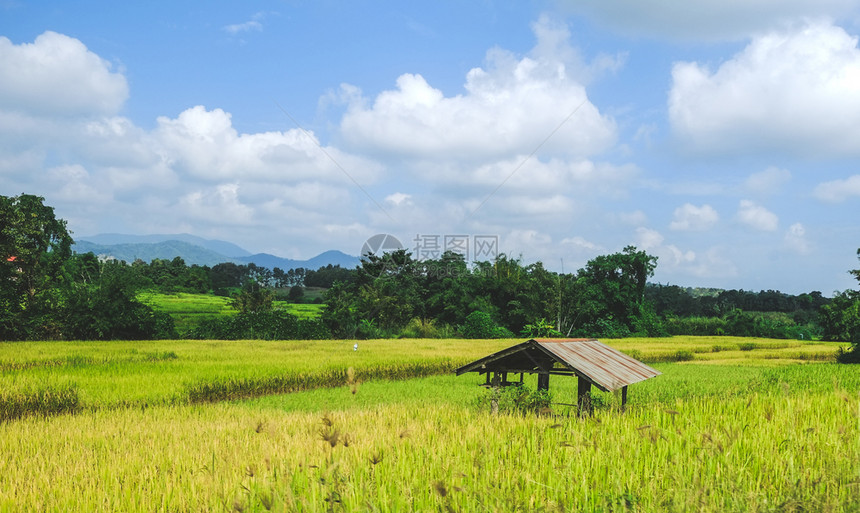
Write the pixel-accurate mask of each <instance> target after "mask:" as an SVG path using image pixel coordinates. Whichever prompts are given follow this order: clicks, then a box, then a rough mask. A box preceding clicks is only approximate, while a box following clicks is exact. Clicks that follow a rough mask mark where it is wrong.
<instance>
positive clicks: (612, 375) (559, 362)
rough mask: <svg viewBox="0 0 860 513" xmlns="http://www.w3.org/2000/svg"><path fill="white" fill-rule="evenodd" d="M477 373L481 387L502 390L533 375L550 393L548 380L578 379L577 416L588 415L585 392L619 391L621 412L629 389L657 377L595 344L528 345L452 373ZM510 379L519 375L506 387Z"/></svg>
mask: <svg viewBox="0 0 860 513" xmlns="http://www.w3.org/2000/svg"><path fill="white" fill-rule="evenodd" d="M467 372H477V373H480V374H485V375H486V376H487V380H486V382H485V383H484V384H483V385H482V386H487V387H494V388H498V387H504V386H510V385H515V384H519V383H522V382H523V375H525V374H537V375H538V382H537V388H538V390H548V389H549V377H550V376H551V375H559V376H576V377H577V378H578V379H579V382H578V387H577V394H576V395H577V400H576V405H577V407H578V408H579V413H580V414H581V415H582V414H587V413H590V412H591V401H590V395H589V392H590V391H591V386H592V385H594V386H595V387H597V389H598V390H602V391H604V392H614V391H616V390H619V389H620V390H621V406H622V407H624V406H625V405H626V404H627V387H628V386H629V385H632V384H633V383H638V382H640V381H644V380H646V379H648V378H653V377H655V376H659V375H660V374H661V373H660V371H658V370H656V369H653V368H651V367H649V366H648V365H645V364H644V363H642V362H640V361H639V360H636V359H635V358H631V357H629V356H627V355H626V354H624V353H622V352H621V351H618V350H616V349H613V348H611V347H609V346H607V345H606V344H603V343H601V342H599V341H598V340H595V339H585V338H568V339H543V338H541V339H531V340H527V341H525V342H523V343H522V344H517V345H515V346H512V347H509V348H507V349H503V350H501V351H499V352H497V353H493V354H491V355H488V356H485V357H483V358H481V359H479V360H475V361H474V362H472V363H470V364H468V365H464V366H462V367H460V368H459V369H457V370H456V373H457V375H458V376H460V375H462V374H465V373H467ZM509 374H519V375H520V377H519V381H516V382H513V381H508V375H509Z"/></svg>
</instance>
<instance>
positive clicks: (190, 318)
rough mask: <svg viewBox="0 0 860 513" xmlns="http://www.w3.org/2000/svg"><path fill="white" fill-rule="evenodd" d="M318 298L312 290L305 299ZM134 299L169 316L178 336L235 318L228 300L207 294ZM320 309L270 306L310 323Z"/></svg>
mask: <svg viewBox="0 0 860 513" xmlns="http://www.w3.org/2000/svg"><path fill="white" fill-rule="evenodd" d="M319 295H320V293H319V290H314V291H313V293H311V294H309V295H308V297H317V296H319ZM137 299H138V300H139V301H140V302H142V303H143V304H145V305H148V306H150V307H151V308H152V309H153V310H155V311H157V312H165V313H168V314H170V316H171V317H172V318H173V322H174V325H175V326H176V330H177V331H178V332H179V333H180V334H181V333H185V332H187V331H188V330H190V329H192V328H194V327H195V326H197V325H199V324H200V323H201V322H202V321H204V320H206V319H215V318H218V317H220V316H223V315H235V314H236V310H235V309H234V308H233V307H231V306H230V298H228V297H223V296H213V295H211V294H188V293H185V292H178V293H175V294H163V293H155V292H143V293H141V294H138V297H137ZM324 306H325V305H323V304H316V303H307V304H306V303H288V302H286V301H275V302H274V307H275V309H276V310H282V311H285V312H287V313H290V314H292V315H295V316H296V317H299V318H310V319H315V318H317V317H319V316H320V315H322V309H323V307H324Z"/></svg>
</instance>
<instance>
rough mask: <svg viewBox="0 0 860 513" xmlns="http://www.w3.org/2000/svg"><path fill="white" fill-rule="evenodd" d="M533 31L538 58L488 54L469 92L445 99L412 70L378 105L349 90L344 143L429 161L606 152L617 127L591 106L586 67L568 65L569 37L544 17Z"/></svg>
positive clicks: (343, 123)
mask: <svg viewBox="0 0 860 513" xmlns="http://www.w3.org/2000/svg"><path fill="white" fill-rule="evenodd" d="M534 31H535V35H536V37H537V38H538V42H537V45H536V47H535V51H534V52H533V54H532V55H530V56H526V57H522V58H517V57H516V56H515V55H513V54H512V53H510V52H507V51H505V50H502V49H499V48H496V49H493V50H490V51H489V52H488V54H487V59H486V61H487V62H486V65H485V67H482V68H474V69H472V70H471V71H469V73H468V74H467V76H466V83H465V86H464V87H465V90H466V92H465V93H464V94H458V95H455V96H445V95H444V94H443V92H442V91H441V90H439V89H437V88H434V87H433V86H432V85H430V84H429V83H428V82H427V81H426V80H425V79H424V77H422V76H421V75H420V74H411V73H407V74H403V75H401V76H400V77H399V78H398V79H397V87H396V89H392V90H387V91H383V92H382V93H380V94H379V95H378V96H377V97H376V98H375V99H374V100H373V101H372V102H370V101H367V100H366V99H364V98H362V97H360V95H359V96H357V95H356V93H355V88H348V89H349V90H348V91H345V92H344V95H345V97H348V98H350V99H351V103H350V105H349V107H348V109H347V112H346V114H345V115H344V117H343V119H342V120H341V125H340V129H341V133H342V136H343V138H344V140H345V141H346V142H347V143H348V144H349V145H350V146H351V147H352V148H359V149H362V150H365V151H372V152H385V153H389V154H398V155H403V156H410V157H418V158H424V159H438V158H446V159H452V158H453V159H486V158H495V159H500V158H508V157H510V156H513V155H530V154H532V153H533V152H535V151H537V150H538V149H539V148H540V149H541V152H540V153H539V155H547V154H549V155H565V156H578V157H583V156H589V155H595V154H598V153H600V152H602V151H603V150H605V149H607V148H608V147H609V146H611V145H612V144H613V143H614V141H615V138H616V126H615V122H614V121H613V120H612V119H611V118H609V117H607V116H605V115H602V114H601V113H600V112H599V110H598V109H597V107H595V106H594V105H593V104H592V103H591V102H590V101H589V99H588V95H587V93H586V90H585V86H584V84H583V82H584V79H583V78H582V75H583V72H582V66H581V65H580V63H579V62H578V61H577V62H576V63H571V62H569V61H570V60H571V58H570V55H573V54H576V52H575V51H574V50H573V49H572V48H571V47H570V46H569V43H568V42H567V34H566V32H565V31H564V30H560V29H558V27H556V26H554V25H552V24H551V23H550V22H549V21H547V20H545V19H544V21H542V22H539V23H537V24H535V26H534ZM574 60H575V59H574ZM347 93H348V94H347Z"/></svg>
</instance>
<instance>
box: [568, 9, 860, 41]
mask: <svg viewBox="0 0 860 513" xmlns="http://www.w3.org/2000/svg"><path fill="white" fill-rule="evenodd" d="M562 5H563V6H566V7H568V8H569V9H570V10H572V11H573V12H576V13H580V14H585V15H588V16H590V17H592V18H594V19H596V20H598V21H599V22H600V23H601V24H604V25H608V26H610V27H613V28H614V29H616V30H619V31H621V32H624V33H627V34H632V35H648V36H656V37H660V38H666V37H669V38H683V39H695V40H726V39H728V40H733V39H742V38H745V37H747V36H749V35H750V34H751V33H756V32H760V31H763V30H767V29H772V28H774V27H777V26H780V25H784V24H786V23H790V22H791V21H793V20H796V19H798V18H819V17H829V18H840V17H849V16H856V15H857V12H858V10H860V2H858V0H745V1H741V2H738V1H735V2H727V1H725V0H698V1H696V2H677V1H674V0H652V1H649V2H641V1H638V0H616V1H613V2H581V1H573V0H565V1H563V2H562Z"/></svg>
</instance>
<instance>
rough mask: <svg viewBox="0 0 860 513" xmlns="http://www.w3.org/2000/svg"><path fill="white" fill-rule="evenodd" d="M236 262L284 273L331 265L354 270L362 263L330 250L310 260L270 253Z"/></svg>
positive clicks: (258, 254)
mask: <svg viewBox="0 0 860 513" xmlns="http://www.w3.org/2000/svg"><path fill="white" fill-rule="evenodd" d="M235 261H236V262H237V263H244V264H247V263H250V262H254V264H256V265H258V266H260V267H268V268H269V269H274V268H275V267H279V268H281V269H283V270H284V271H287V270H289V269H295V268H297V267H304V268H305V269H314V270H316V269H319V268H320V267H325V266H327V265H329V264H330V265H339V266H341V267H345V268H347V269H352V268H353V267H355V266H357V265H358V264H359V263H360V260H359V258H358V257H354V256H351V255H347V254H346V253H343V252H340V251H337V250H329V251H326V252H324V253H320V254H319V255H317V256H315V257H313V258H310V259H308V260H292V259H289V258H281V257H279V256H275V255H270V254H268V253H257V254H256V255H251V256H246V257H241V258H236V259H235Z"/></svg>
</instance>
